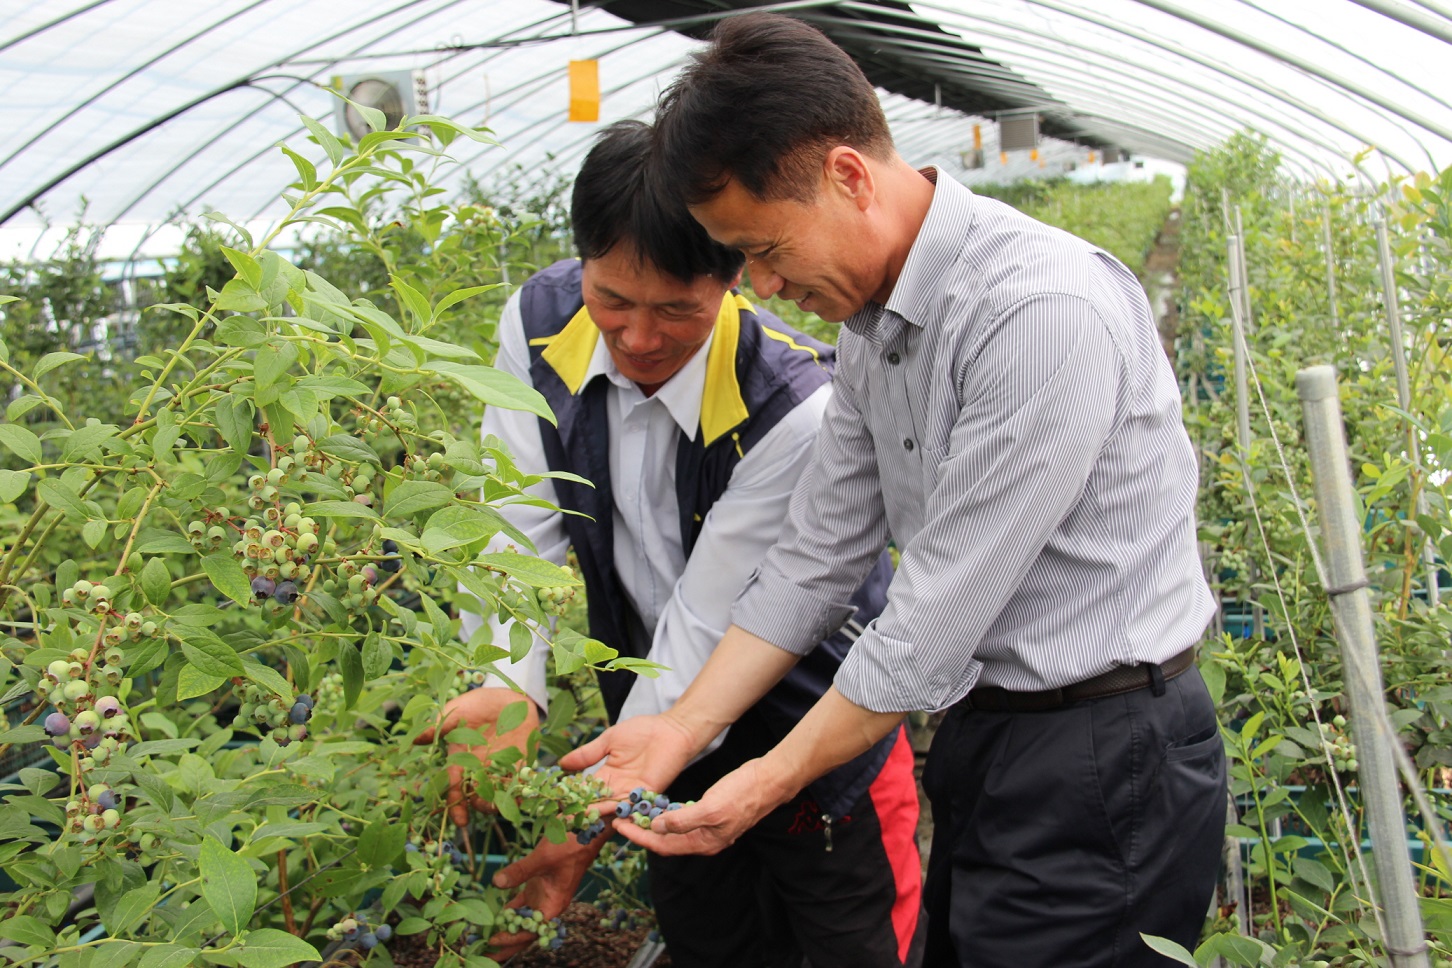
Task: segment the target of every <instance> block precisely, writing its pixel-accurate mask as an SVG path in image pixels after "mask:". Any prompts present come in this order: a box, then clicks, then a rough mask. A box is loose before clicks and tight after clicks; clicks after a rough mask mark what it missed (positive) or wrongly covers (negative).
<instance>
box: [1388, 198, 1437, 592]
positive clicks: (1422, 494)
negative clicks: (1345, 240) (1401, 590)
mask: <svg viewBox="0 0 1452 968" xmlns="http://www.w3.org/2000/svg"><path fill="white" fill-rule="evenodd" d="M1376 249H1377V257H1378V259H1379V260H1380V261H1381V289H1382V304H1383V305H1384V306H1385V307H1386V325H1387V330H1388V333H1389V335H1390V339H1391V347H1392V365H1393V366H1394V367H1395V369H1396V375H1397V406H1399V407H1401V408H1402V411H1403V412H1404V413H1410V412H1411V409H1412V385H1411V380H1410V378H1409V377H1408V375H1407V344H1406V338H1405V336H1404V334H1403V332H1402V310H1401V299H1400V297H1399V296H1398V295H1397V275H1396V262H1395V260H1393V258H1392V251H1391V237H1390V235H1389V234H1388V233H1387V228H1386V222H1385V220H1382V219H1378V220H1377V223H1376ZM1407 459H1408V460H1410V461H1411V462H1412V469H1413V470H1412V488H1413V490H1414V491H1415V492H1416V512H1417V514H1418V516H1423V515H1425V514H1426V513H1427V494H1426V491H1425V490H1424V489H1423V482H1424V480H1425V478H1426V469H1425V468H1423V467H1422V448H1421V445H1420V442H1419V441H1418V439H1417V428H1416V427H1414V426H1412V423H1411V421H1410V420H1408V421H1407ZM1409 523H1410V524H1412V526H1413V527H1416V529H1417V532H1418V533H1421V530H1422V529H1421V528H1420V527H1417V526H1416V524H1415V523H1412V522H1409ZM1422 564H1423V565H1425V566H1426V569H1427V577H1426V588H1427V604H1428V605H1436V604H1437V602H1438V600H1439V598H1440V596H1439V594H1438V588H1437V553H1436V551H1435V549H1433V547H1432V542H1431V541H1428V540H1427V537H1426V535H1422Z"/></svg>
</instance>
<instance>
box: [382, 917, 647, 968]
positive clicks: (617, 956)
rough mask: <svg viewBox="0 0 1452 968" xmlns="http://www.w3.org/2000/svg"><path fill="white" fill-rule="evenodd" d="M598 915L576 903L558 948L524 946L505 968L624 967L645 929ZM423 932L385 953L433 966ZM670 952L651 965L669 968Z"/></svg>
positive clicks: (419, 967) (405, 967) (412, 965)
mask: <svg viewBox="0 0 1452 968" xmlns="http://www.w3.org/2000/svg"><path fill="white" fill-rule="evenodd" d="M600 918H601V914H600V911H599V909H598V908H596V907H595V906H594V905H593V904H584V903H580V902H576V903H574V904H571V905H570V906H569V908H568V909H567V910H566V911H565V913H564V922H565V926H566V927H567V928H568V929H569V931H568V933H567V934H566V936H565V943H564V945H563V946H562V947H560V949H559V950H558V951H544V950H542V949H540V948H528V949H526V950H524V951H522V952H520V953H519V954H518V955H515V956H514V957H513V958H511V959H510V960H509V961H507V962H505V964H506V965H507V966H508V968H625V966H626V965H628V964H630V959H631V958H633V957H634V956H635V952H636V951H637V950H638V949H639V948H640V946H641V945H642V944H643V943H644V942H645V939H646V935H647V934H648V933H649V930H648V929H647V928H636V929H635V930H623V929H622V930H618V931H617V930H615V929H614V928H602V927H601V926H600ZM426 937H427V934H426V933H425V934H416V935H413V936H411V937H408V938H398V939H395V940H394V941H391V942H389V945H388V948H389V952H388V953H389V954H390V955H392V956H393V963H394V964H395V965H397V966H398V968H433V965H434V962H435V961H437V960H438V953H437V952H436V951H434V950H433V949H432V948H429V947H428V946H427V945H425V944H424V938H426ZM670 963H671V959H670V955H669V954H668V953H662V954H661V956H660V958H659V959H657V960H656V962H655V968H670Z"/></svg>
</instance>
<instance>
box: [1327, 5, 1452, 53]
mask: <svg viewBox="0 0 1452 968" xmlns="http://www.w3.org/2000/svg"><path fill="white" fill-rule="evenodd" d="M1351 2H1352V3H1354V4H1356V5H1357V6H1358V7H1365V8H1366V9H1368V10H1373V11H1375V12H1376V13H1379V14H1381V15H1382V16H1383V17H1387V18H1389V19H1391V20H1395V21H1396V22H1397V23H1399V24H1402V25H1403V26H1407V27H1411V28H1412V29H1413V30H1420V31H1421V32H1422V33H1424V34H1426V35H1427V36H1428V37H1436V38H1437V39H1438V40H1440V41H1442V43H1444V44H1452V24H1444V23H1441V22H1439V21H1437V20H1434V19H1432V18H1431V17H1428V16H1427V15H1426V14H1424V13H1418V12H1417V11H1415V10H1413V9H1411V8H1410V7H1403V6H1400V5H1398V4H1395V3H1387V2H1386V0H1351ZM1443 16H1446V14H1443Z"/></svg>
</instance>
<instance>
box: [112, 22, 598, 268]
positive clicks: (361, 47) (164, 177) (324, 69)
mask: <svg viewBox="0 0 1452 968" xmlns="http://www.w3.org/2000/svg"><path fill="white" fill-rule="evenodd" d="M462 2H465V0H449V2H447V3H444V4H443V5H442V6H440V7H438V8H436V9H434V10H432V11H430V12H429V13H426V14H424V15H423V16H421V17H418V18H415V19H414V20H412V21H410V24H409V25H412V24H415V23H418V22H419V21H420V20H427V19H428V18H430V17H435V16H438V15H439V14H441V13H443V12H444V11H446V10H448V9H449V8H451V7H454V6H457V5H458V4H459V3H462ZM411 5H412V4H408V5H405V6H404V7H400V8H397V9H396V10H394V11H391V12H390V13H388V14H384V15H382V16H380V17H378V18H374V19H372V20H369V21H366V22H365V23H363V24H360V25H358V28H355V29H360V28H361V27H364V26H368V25H370V24H373V23H376V22H377V21H378V20H379V19H383V17H387V16H391V15H392V13H395V12H398V10H402V9H406V8H407V6H411ZM567 16H569V14H568V13H560V14H556V15H554V16H551V17H546V18H544V19H542V20H536V21H534V22H532V23H529V24H526V25H524V26H522V27H517V28H515V31H518V30H528V29H532V28H535V27H540V26H542V25H544V24H549V23H551V22H553V21H555V20H559V19H562V18H563V17H567ZM515 31H510V32H509V33H513V32H515ZM502 36H507V34H506V35H502ZM328 39H332V38H327V39H325V40H323V41H319V43H326V42H327V40H328ZM382 39H383V38H382V37H381V36H375V37H373V38H372V39H370V40H367V41H365V42H364V43H362V44H361V45H359V46H358V47H356V48H355V51H363V50H366V49H367V48H368V47H371V46H372V45H374V44H376V43H378V42H379V41H380V40H382ZM313 46H316V45H313ZM462 53H463V51H460V52H458V54H462ZM458 54H450V55H449V56H450V57H452V56H458ZM346 59H347V58H339V59H338V60H346ZM447 59H449V58H448V57H445V58H444V60H447ZM338 60H334V61H330V62H328V63H327V64H325V65H323V66H322V67H320V68H319V69H318V70H317V71H314V72H313V73H314V75H317V74H323V73H326V72H327V71H328V70H329V69H331V67H332V66H333V65H334V64H336V63H338ZM486 60H487V57H486ZM469 69H472V67H471V68H469ZM461 73H462V72H461ZM454 76H455V77H457V76H459V75H458V74H455V75H454ZM296 86H298V85H294V88H295V87H296ZM294 88H288V89H287V91H289V92H290V91H291V90H293V89H294ZM284 93H287V92H284ZM268 103H270V102H268ZM266 106H267V104H266V103H264V104H261V105H259V106H258V107H257V108H256V109H254V110H253V111H250V112H248V113H247V114H246V115H243V117H242V118H241V119H239V120H240V121H246V120H249V119H250V118H252V117H253V116H254V115H256V114H257V113H258V112H260V111H262V110H263V109H264V108H265V107H266ZM237 123H239V121H233V122H231V123H230V124H229V125H228V128H234V127H235V126H236V125H237ZM302 130H303V126H302V125H299V126H298V127H297V128H294V129H293V131H292V132H291V134H289V135H288V136H287V137H291V136H292V135H294V134H296V133H298V132H299V131H302ZM220 133H225V132H220ZM220 133H219V134H220ZM202 150H203V149H198V150H196V151H193V152H192V153H191V154H189V155H187V156H186V157H185V158H183V159H181V160H180V161H178V162H177V163H176V164H175V165H173V166H172V167H171V168H169V169H168V170H167V171H166V172H164V173H163V174H162V175H161V177H159V178H157V179H155V180H153V181H152V183H151V184H150V185H148V186H147V187H146V189H145V190H144V191H143V192H141V194H139V195H136V196H134V197H133V198H132V200H131V201H130V202H128V203H127V205H126V207H125V208H123V209H122V210H121V211H120V212H119V213H118V214H117V215H116V216H114V217H113V218H112V219H111V222H109V223H108V225H112V224H115V222H117V221H119V219H120V218H121V217H123V216H124V215H125V214H126V213H127V212H129V211H130V210H131V209H132V208H134V207H135V206H136V205H137V204H138V203H139V202H140V201H141V200H142V199H143V198H145V197H146V196H147V195H149V194H151V193H152V192H153V191H155V190H156V189H157V188H158V187H160V186H161V185H162V184H163V183H164V182H165V181H166V180H167V179H168V178H171V177H172V176H173V175H175V174H176V173H177V172H178V171H180V170H181V169H182V168H184V167H186V166H187V165H188V164H190V163H191V161H192V160H193V159H195V158H196V157H197V155H198V154H200V153H201V151H202ZM271 151H272V148H271V146H268V147H266V148H263V149H260V150H259V151H257V152H255V153H254V154H252V155H250V156H249V157H248V158H246V159H244V160H243V161H241V162H239V163H238V164H236V165H234V166H232V168H230V169H228V170H227V171H226V172H223V173H222V174H221V175H220V176H218V177H217V178H215V179H213V180H212V181H211V182H210V183H208V184H207V186H206V187H205V188H203V189H202V190H201V191H200V192H197V193H196V194H194V195H193V196H192V197H191V198H190V199H188V200H187V201H186V202H184V203H182V204H181V205H180V206H178V208H179V209H181V210H185V209H186V208H187V207H188V206H190V205H192V204H195V203H196V202H197V201H198V200H199V199H201V198H202V196H204V195H205V194H206V193H207V192H209V191H211V190H212V189H213V188H215V187H217V186H218V185H220V184H221V183H222V182H224V181H226V180H227V179H229V178H231V177H232V176H233V175H235V174H236V173H237V172H239V171H241V170H242V169H243V168H245V167H247V166H248V165H250V164H251V163H252V162H254V161H256V160H257V159H258V158H260V157H262V156H263V155H265V154H269V153H270V152H271ZM170 221H171V219H164V220H162V221H161V222H160V223H158V224H157V225H156V226H154V227H153V228H151V229H149V230H148V231H147V232H145V233H143V235H142V237H141V239H140V240H139V241H138V242H137V244H136V246H135V248H134V249H133V250H132V253H131V256H130V257H129V258H128V261H134V260H135V258H136V254H137V253H138V252H140V251H141V246H143V245H145V244H146V241H147V240H148V239H150V238H151V236H152V235H154V234H155V233H156V231H157V230H158V229H159V228H160V227H161V226H162V225H165V224H167V223H168V222H170Z"/></svg>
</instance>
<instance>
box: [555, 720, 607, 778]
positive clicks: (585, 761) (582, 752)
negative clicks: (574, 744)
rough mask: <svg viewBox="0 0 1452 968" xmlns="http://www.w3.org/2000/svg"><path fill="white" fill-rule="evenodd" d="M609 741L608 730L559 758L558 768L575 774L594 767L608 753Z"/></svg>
mask: <svg viewBox="0 0 1452 968" xmlns="http://www.w3.org/2000/svg"><path fill="white" fill-rule="evenodd" d="M610 739H611V737H610V730H608V729H607V730H605V732H603V733H601V734H600V735H599V736H596V737H595V738H594V739H592V740H590V742H588V743H586V744H585V745H584V746H581V747H579V748H578V749H573V750H570V751H569V752H568V753H566V754H565V755H564V756H562V757H560V767H561V768H562V769H565V770H569V771H570V772H571V773H577V772H579V771H580V770H583V769H585V768H587V767H591V766H594V765H595V764H596V763H598V762H600V761H601V760H603V759H604V758H605V757H606V756H607V755H608V754H609V753H610Z"/></svg>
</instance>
